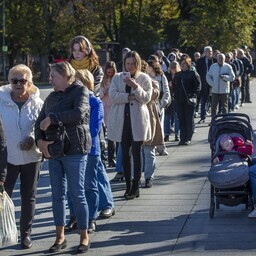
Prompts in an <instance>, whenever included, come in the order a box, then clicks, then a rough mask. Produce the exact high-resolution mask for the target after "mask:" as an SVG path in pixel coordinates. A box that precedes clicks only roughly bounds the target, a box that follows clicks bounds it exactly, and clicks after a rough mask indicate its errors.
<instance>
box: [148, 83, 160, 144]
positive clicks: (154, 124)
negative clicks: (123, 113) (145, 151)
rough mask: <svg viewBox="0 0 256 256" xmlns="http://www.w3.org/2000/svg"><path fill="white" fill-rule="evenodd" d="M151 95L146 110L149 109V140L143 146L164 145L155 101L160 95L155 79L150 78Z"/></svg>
mask: <svg viewBox="0 0 256 256" xmlns="http://www.w3.org/2000/svg"><path fill="white" fill-rule="evenodd" d="M152 87H153V89H152V96H151V100H150V102H149V103H148V104H147V107H148V111H149V117H150V124H151V134H152V137H151V140H149V141H146V142H145V143H144V145H145V146H147V145H152V146H158V145H164V137H163V132H162V127H161V122H160V118H159V111H158V107H157V101H158V97H159V95H160V91H159V87H158V82H157V81H155V80H152Z"/></svg>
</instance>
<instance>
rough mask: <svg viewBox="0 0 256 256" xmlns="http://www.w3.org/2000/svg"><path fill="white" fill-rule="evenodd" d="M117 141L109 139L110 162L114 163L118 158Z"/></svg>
mask: <svg viewBox="0 0 256 256" xmlns="http://www.w3.org/2000/svg"><path fill="white" fill-rule="evenodd" d="M115 155H116V143H115V142H114V141H112V140H108V163H109V164H110V163H113V161H114V160H115V159H116V157H115Z"/></svg>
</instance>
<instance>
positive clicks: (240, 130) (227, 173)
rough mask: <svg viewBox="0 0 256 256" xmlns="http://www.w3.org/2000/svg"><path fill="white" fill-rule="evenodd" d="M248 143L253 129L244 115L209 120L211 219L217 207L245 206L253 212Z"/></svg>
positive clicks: (221, 116)
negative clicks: (210, 121) (221, 205)
mask: <svg viewBox="0 0 256 256" xmlns="http://www.w3.org/2000/svg"><path fill="white" fill-rule="evenodd" d="M252 141H253V129H252V126H251V121H250V118H249V117H248V116H247V115H246V114H243V113H228V114H219V115H216V116H215V117H214V118H213V120H212V123H211V127H210V129H209V134H208V142H209V143H210V148H211V168H210V170H209V172H208V179H209V181H210V183H211V195H210V196H211V198H210V199H211V203H210V209H209V215H210V217H211V218H213V217H214V211H215V207H216V209H219V207H220V204H223V205H226V206H237V205H239V204H245V205H246V208H247V209H248V208H251V209H253V199H252V192H251V187H250V182H249V167H250V166H251V165H252V159H251V156H250V155H251V154H252V152H253V144H252ZM244 142H246V143H247V144H248V145H250V147H249V146H247V144H246V143H244ZM221 143H223V144H221ZM243 143H244V144H243ZM222 147H223V148H224V149H223V148H222ZM250 148H251V150H250ZM248 149H249V150H248ZM215 199H216V203H215Z"/></svg>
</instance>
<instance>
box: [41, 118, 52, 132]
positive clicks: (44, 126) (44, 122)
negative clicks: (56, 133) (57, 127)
mask: <svg viewBox="0 0 256 256" xmlns="http://www.w3.org/2000/svg"><path fill="white" fill-rule="evenodd" d="M50 125H51V118H50V117H49V116H47V117H46V118H45V119H44V120H42V121H41V123H40V129H41V130H42V131H46V130H47V128H48V127H49V126H50Z"/></svg>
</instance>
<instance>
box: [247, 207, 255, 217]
mask: <svg viewBox="0 0 256 256" xmlns="http://www.w3.org/2000/svg"><path fill="white" fill-rule="evenodd" d="M248 218H250V219H255V218H256V209H254V210H253V211H252V212H251V213H250V214H249V215H248Z"/></svg>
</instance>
